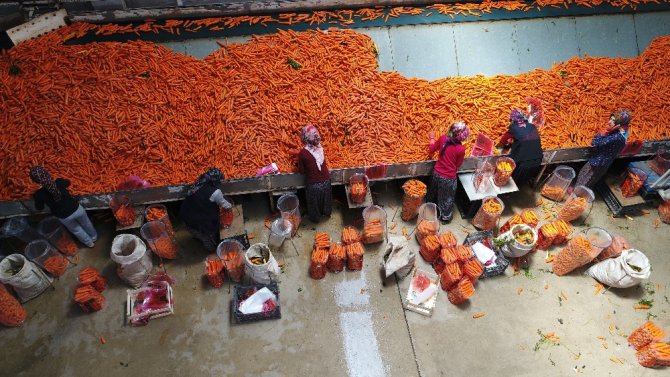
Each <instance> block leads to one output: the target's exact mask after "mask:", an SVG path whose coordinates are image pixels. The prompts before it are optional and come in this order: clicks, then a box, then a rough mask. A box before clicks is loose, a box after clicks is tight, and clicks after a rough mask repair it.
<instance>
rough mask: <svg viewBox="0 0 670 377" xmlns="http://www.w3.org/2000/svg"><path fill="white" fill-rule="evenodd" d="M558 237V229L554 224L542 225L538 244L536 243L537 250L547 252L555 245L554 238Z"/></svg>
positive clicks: (538, 233) (538, 234)
mask: <svg viewBox="0 0 670 377" xmlns="http://www.w3.org/2000/svg"><path fill="white" fill-rule="evenodd" d="M557 235H558V229H556V226H555V225H554V223H553V222H551V223H546V224H544V225H542V226H541V227H540V230H539V231H538V232H537V243H535V248H536V249H537V250H547V249H548V248H549V247H551V245H553V244H554V238H556V236H557Z"/></svg>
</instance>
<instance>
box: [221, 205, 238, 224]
mask: <svg viewBox="0 0 670 377" xmlns="http://www.w3.org/2000/svg"><path fill="white" fill-rule="evenodd" d="M234 218H235V213H234V212H233V207H230V208H223V207H219V224H220V225H221V226H222V227H223V228H224V229H228V228H230V226H231V225H233V219H234Z"/></svg>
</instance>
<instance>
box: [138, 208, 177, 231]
mask: <svg viewBox="0 0 670 377" xmlns="http://www.w3.org/2000/svg"><path fill="white" fill-rule="evenodd" d="M145 217H146V219H147V221H155V220H160V221H161V222H162V223H163V224H165V229H166V230H167V232H168V235H169V236H170V237H171V238H174V229H173V228H172V222H171V221H170V216H168V212H167V208H165V207H164V206H163V205H154V206H149V208H147V210H146V212H145Z"/></svg>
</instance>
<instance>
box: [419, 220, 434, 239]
mask: <svg viewBox="0 0 670 377" xmlns="http://www.w3.org/2000/svg"><path fill="white" fill-rule="evenodd" d="M429 234H437V223H436V222H435V221H430V220H425V219H422V220H421V221H420V222H419V225H417V226H416V238H417V241H419V242H420V241H421V240H422V239H424V238H426V236H428V235H429Z"/></svg>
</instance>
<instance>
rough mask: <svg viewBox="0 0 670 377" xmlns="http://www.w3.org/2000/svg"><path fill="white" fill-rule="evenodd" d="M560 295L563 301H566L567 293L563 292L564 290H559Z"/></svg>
mask: <svg viewBox="0 0 670 377" xmlns="http://www.w3.org/2000/svg"><path fill="white" fill-rule="evenodd" d="M561 297H562V298H563V300H564V301H568V295H567V294H565V292H563V291H561Z"/></svg>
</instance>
